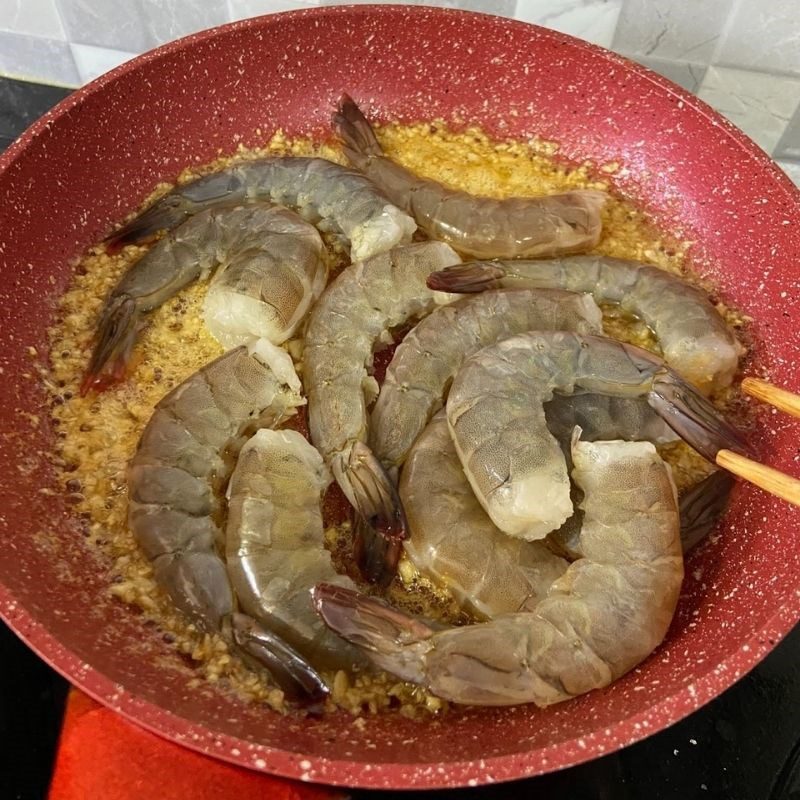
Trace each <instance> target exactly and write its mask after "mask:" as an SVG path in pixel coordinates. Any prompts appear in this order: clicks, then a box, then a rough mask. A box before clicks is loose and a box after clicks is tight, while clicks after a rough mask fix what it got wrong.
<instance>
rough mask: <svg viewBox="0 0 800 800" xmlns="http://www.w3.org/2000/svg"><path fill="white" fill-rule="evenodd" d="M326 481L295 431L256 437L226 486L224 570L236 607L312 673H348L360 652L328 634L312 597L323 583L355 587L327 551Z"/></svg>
mask: <svg viewBox="0 0 800 800" xmlns="http://www.w3.org/2000/svg"><path fill="white" fill-rule="evenodd" d="M330 481H331V476H330V473H329V472H328V470H327V469H326V468H325V465H324V464H323V461H322V457H321V456H320V454H319V453H318V452H317V451H316V450H315V449H314V448H313V447H312V446H311V445H310V444H309V443H308V442H307V441H306V439H305V438H304V437H303V436H302V435H301V434H299V433H298V432H297V431H292V430H279V431H276V430H266V429H262V430H260V431H258V432H257V433H256V434H255V435H254V436H253V437H252V438H251V439H249V440H248V442H247V443H246V444H245V445H244V447H242V449H241V451H240V453H239V458H238V461H237V463H236V469H235V470H234V471H233V474H232V475H231V479H230V483H229V484H228V492H227V494H228V525H227V530H226V557H225V560H226V563H227V568H228V576H229V577H230V580H231V584H232V586H233V589H234V591H235V593H236V597H237V598H238V600H239V605H240V606H241V608H242V609H243V610H244V611H245V612H246V613H247V614H249V615H250V616H251V617H253V618H254V619H257V620H259V622H261V623H262V625H264V626H265V627H267V628H269V629H270V630H272V631H274V632H275V633H277V634H278V635H279V636H280V637H281V638H282V639H283V640H284V641H286V642H289V643H290V644H291V645H292V646H293V647H294V648H295V649H296V650H297V651H298V652H300V653H302V654H303V656H305V657H306V658H307V659H308V660H309V661H310V662H311V663H312V664H314V666H315V667H317V668H318V669H319V668H328V669H349V668H351V667H352V666H353V665H354V664H357V663H359V662H360V661H362V660H363V658H362V655H361V653H360V651H358V650H357V649H356V648H354V647H352V646H350V645H349V644H347V643H346V642H343V641H342V640H341V638H340V637H338V636H336V635H335V634H334V633H333V632H331V631H330V630H329V629H328V628H326V627H325V626H324V625H323V624H322V621H321V620H320V619H319V617H318V616H317V615H316V614H315V613H314V608H313V606H312V605H311V596H310V594H309V591H310V590H311V588H312V587H313V586H314V584H316V583H319V582H320V581H327V582H330V583H335V584H337V585H339V586H346V587H350V588H355V585H354V584H353V582H352V581H351V580H350V579H349V578H347V577H346V576H343V575H338V574H337V573H336V570H335V569H334V568H333V564H332V563H331V556H330V553H329V552H328V551H327V550H326V549H325V540H324V535H323V525H322V510H321V508H320V500H321V496H322V493H323V492H324V491H325V489H326V488H327V486H328V484H329V483H330Z"/></svg>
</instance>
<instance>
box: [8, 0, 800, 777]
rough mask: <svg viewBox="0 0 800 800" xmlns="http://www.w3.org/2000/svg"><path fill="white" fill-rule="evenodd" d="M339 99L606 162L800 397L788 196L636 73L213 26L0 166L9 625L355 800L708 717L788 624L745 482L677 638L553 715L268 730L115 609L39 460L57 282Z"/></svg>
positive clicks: (311, 19)
mask: <svg viewBox="0 0 800 800" xmlns="http://www.w3.org/2000/svg"><path fill="white" fill-rule="evenodd" d="M342 90H347V91H349V92H350V93H352V95H353V96H354V97H355V98H356V99H357V100H358V101H359V102H360V103H361V104H362V106H363V107H364V108H365V110H366V111H367V113H368V114H369V116H370V117H376V116H377V117H379V118H384V119H390V118H399V119H402V120H408V121H413V120H417V119H419V118H432V117H436V116H443V117H445V118H447V119H450V120H456V121H458V120H467V121H471V122H479V123H480V124H481V125H482V126H483V127H484V128H485V129H486V130H487V131H489V132H490V133H493V134H495V135H498V136H508V137H516V138H519V137H523V138H524V137H527V136H532V135H538V136H540V137H543V138H545V139H554V140H558V141H560V142H561V146H562V150H561V152H562V153H563V155H565V156H567V157H568V158H573V159H577V160H583V159H592V160H593V161H595V162H596V163H598V164H603V163H607V162H619V163H620V164H621V165H622V169H621V170H620V171H618V172H617V173H616V174H615V176H614V181H615V183H616V185H617V187H618V188H619V189H621V190H622V191H624V192H625V193H627V194H628V195H630V196H631V197H633V198H635V199H637V200H638V201H639V202H641V203H643V204H644V205H645V206H647V207H648V208H650V209H651V210H652V211H653V213H654V214H655V215H656V217H657V218H658V219H660V220H661V222H662V223H663V224H665V225H666V226H668V227H670V228H672V229H681V230H683V231H684V233H685V235H687V236H688V237H689V238H691V239H693V240H695V241H696V242H697V245H696V247H695V248H694V250H693V257H694V261H695V265H696V267H697V268H698V269H699V270H700V271H701V272H702V273H704V274H705V275H707V276H709V277H710V278H712V279H713V280H714V281H715V282H716V283H717V284H718V285H719V287H720V290H721V295H722V296H723V297H724V298H725V299H726V300H729V301H730V302H732V303H734V304H736V305H737V306H739V307H741V308H743V309H744V310H746V312H747V313H749V314H750V315H751V316H752V317H753V318H754V319H755V320H756V321H755V323H754V324H753V332H754V334H755V335H756V337H757V338H758V340H759V342H760V344H759V346H758V348H757V357H756V363H757V364H758V367H759V369H760V370H761V371H764V372H766V373H767V374H768V375H769V377H770V378H771V379H773V380H774V381H776V382H777V383H779V384H782V385H784V386H786V387H788V388H789V389H792V390H794V391H798V390H800V378H798V372H797V364H798V363H800V338H799V337H798V334H797V326H798V313H799V312H798V311H797V308H798V295H799V294H800V281H799V280H798V278H799V276H800V271H798V264H799V263H800V233H799V231H798V225H799V224H800V215H798V201H799V200H800V196H799V195H798V193H797V191H796V190H795V189H794V187H793V186H792V185H791V184H790V182H789V180H788V179H787V178H786V177H785V176H784V175H783V174H782V173H781V172H780V171H779V170H778V169H777V168H776V167H775V166H774V165H773V164H772V162H771V161H770V160H769V159H768V158H767V157H766V156H765V155H764V154H763V153H762V152H761V151H760V150H759V149H758V148H757V147H756V146H755V145H754V144H752V143H751V142H750V141H749V140H748V139H746V138H745V137H744V136H743V135H742V134H741V133H740V132H739V131H737V130H736V129H734V128H733V127H731V126H730V125H729V124H727V123H726V122H725V121H724V120H723V119H722V118H721V117H719V116H718V115H717V114H715V113H714V112H713V111H711V110H710V109H709V108H708V107H707V106H705V105H704V104H703V103H701V102H700V101H698V100H697V99H695V98H693V97H691V96H689V95H688V94H686V93H684V92H682V91H681V90H679V89H677V88H676V87H675V86H673V85H672V84H670V83H668V82H666V81H664V80H663V79H661V78H658V77H657V76H655V75H653V74H652V73H650V72H648V71H646V70H644V69H643V68H641V67H638V66H635V65H633V64H631V63H629V62H628V61H625V60H624V59H622V58H619V57H617V56H614V55H611V54H610V53H607V52H605V51H603V50H600V49H598V48H595V47H591V46H589V45H586V44H584V43H581V42H579V41H576V40H575V39H571V38H569V37H566V36H562V35H560V34H557V33H553V32H550V31H546V30H542V29H539V28H535V27H531V26H528V25H524V24H521V23H517V22H512V21H508V20H503V19H499V18H492V17H486V16H479V15H471V14H466V13H460V12H454V11H446V10H433V9H424V8H419V7H410V8H401V7H365V6H360V7H354V8H328V9H314V10H312V11H308V12H305V11H304V12H295V13H291V14H286V15H278V16H272V17H264V18H261V19H255V20H249V21H246V22H242V23H236V24H233V25H228V26H225V27H223V28H219V29H217V30H215V31H209V32H206V33H202V34H199V35H197V36H193V37H189V38H187V39H183V40H181V41H179V42H176V43H174V44H170V45H167V46H165V47H162V48H160V49H159V50H156V51H154V52H152V53H148V54H146V55H144V56H142V57H140V58H137V59H134V60H133V61H131V62H129V63H127V64H125V65H124V66H122V67H120V68H119V69H117V70H115V71H114V72H112V73H110V74H109V75H107V76H104V77H103V78H101V79H99V80H97V81H95V82H94V83H92V84H90V85H89V86H88V87H86V88H85V89H83V90H81V91H79V92H76V93H75V94H74V95H72V96H71V97H69V98H67V99H66V100H65V101H64V102H62V103H61V104H60V105H59V106H57V107H56V109H55V110H54V111H52V112H51V113H49V114H47V115H46V116H45V117H44V118H43V119H42V120H40V121H39V122H37V123H36V124H35V125H34V126H33V127H32V128H31V129H30V130H28V131H27V132H26V133H25V134H24V135H23V136H22V137H21V139H20V140H19V141H18V142H16V143H15V144H14V145H13V146H12V147H11V148H10V149H9V150H8V152H7V153H6V154H5V155H4V156H3V157H2V158H0V463H2V465H3V475H4V477H3V480H2V481H0V537H2V542H0V547H1V548H2V550H0V552H2V560H1V561H0V613H2V616H3V617H4V618H5V619H6V620H7V621H8V622H9V623H10V624H11V625H12V626H13V627H14V628H15V629H16V630H17V632H18V633H19V635H20V636H22V637H23V638H24V639H25V640H26V641H27V642H28V643H29V644H30V645H31V646H32V647H33V648H34V649H35V650H36V651H37V652H38V653H39V654H40V655H42V656H43V657H44V658H45V659H46V660H47V661H49V662H50V663H51V664H52V665H53V666H54V667H55V668H56V669H58V670H59V671H60V672H62V673H63V674H64V675H66V676H67V677H68V678H69V679H70V680H72V681H73V682H74V683H76V684H77V685H78V686H80V687H81V688H83V689H84V690H85V691H87V692H88V693H89V694H91V695H92V696H93V697H95V698H97V699H98V700H100V701H102V702H104V703H106V704H107V705H109V706H111V707H112V708H115V709H117V710H119V711H120V712H121V713H122V714H124V715H126V716H127V717H129V718H130V719H132V720H135V721H136V722H138V723H139V724H141V725H143V726H145V727H147V728H150V729H151V730H153V731H155V732H157V733H160V734H162V735H164V736H167V737H169V738H171V739H173V740H175V741H177V742H181V743H184V744H186V745H187V746H189V747H192V748H195V749H197V750H200V751H202V752H205V753H209V754H211V755H214V756H218V757H220V758H223V759H227V760H228V761H233V762H235V763H237V764H242V765H244V766H248V767H252V768H255V769H260V770H264V771H267V772H273V773H277V774H280V775H285V776H290V777H297V778H300V779H302V780H310V781H319V782H327V783H336V784H347V785H353V786H375V787H401V786H402V787H435V786H458V785H477V784H483V783H490V782H493V781H502V780H509V779H512V778H517V777H521V776H525V775H534V774H536V773H540V772H546V771H548V770H553V769H557V768H560V767H565V766H568V765H570V764H575V763H578V762H580V761H584V760H587V759H590V758H593V757H595V756H598V755H601V754H603V753H607V752H609V751H612V750H615V749H617V748H619V747H623V746H625V745H627V744H630V743H631V742H634V741H636V740H638V739H641V738H643V737H644V736H647V735H649V734H651V733H654V732H655V731H657V730H660V729H661V728H663V727H665V726H666V725H669V724H670V723H672V722H674V721H676V720H678V719H680V718H681V717H683V716H685V715H686V714H688V713H690V712H691V711H693V710H694V709H696V708H698V707H699V706H701V705H703V704H704V703H706V702H707V701H708V700H710V699H711V698H712V697H714V696H715V695H717V694H719V693H720V692H721V691H723V690H724V689H725V688H726V687H728V686H730V685H731V684H732V683H733V682H734V681H735V680H737V678H739V677H740V676H741V675H743V674H744V673H745V672H746V671H747V670H748V669H750V668H751V667H752V666H753V665H754V664H756V663H757V662H758V661H759V660H760V659H761V658H763V657H764V655H765V654H766V653H767V652H769V650H770V649H772V647H774V645H775V643H776V642H777V641H778V640H779V639H780V638H781V637H782V636H783V635H784V634H785V633H786V632H787V631H788V630H789V629H790V628H791V626H792V625H793V624H794V623H795V622H796V620H797V619H798V616H800V593H799V592H798V587H799V586H800V546H798V530H797V528H798V525H797V523H798V519H800V511H799V510H798V509H794V508H790V507H788V506H787V505H785V504H784V503H782V502H779V501H778V500H775V499H773V498H771V497H768V496H766V495H765V494H763V493H762V492H760V491H758V490H756V489H754V488H752V487H750V486H740V487H738V488H737V490H736V492H735V493H734V498H733V507H732V509H731V511H730V513H729V515H728V517H727V519H726V520H725V523H724V525H723V527H722V529H721V530H720V531H719V536H718V537H715V538H714V541H713V542H710V543H708V544H707V545H706V546H704V547H702V548H700V550H699V551H698V552H696V553H693V554H692V556H691V558H690V559H689V563H688V569H687V580H686V584H685V588H684V593H683V596H682V598H681V603H680V607H679V612H678V614H677V617H676V619H675V622H674V624H673V627H672V629H671V632H670V634H669V637H668V639H667V642H666V643H665V644H664V645H663V646H662V647H661V648H660V649H659V650H658V651H657V652H656V653H655V654H654V655H653V656H652V657H651V658H650V659H649V660H648V661H647V662H646V663H645V664H644V665H643V666H642V667H641V668H640V669H637V670H635V671H633V672H632V673H630V674H629V675H628V676H626V677H625V678H623V679H622V680H620V681H618V682H617V683H616V684H615V685H614V686H612V687H610V688H609V689H608V690H605V691H601V692H594V693H592V694H591V695H588V696H584V697H582V698H580V699H578V700H575V701H572V702H570V703H567V704H565V705H560V706H555V707H553V708H550V709H547V710H544V711H542V710H537V709H535V708H530V707H520V708H515V709H504V710H497V711H492V710H483V711H475V710H463V711H456V712H454V713H452V714H450V715H448V716H447V717H446V718H445V719H443V720H433V721H429V722H425V723H419V722H412V721H409V720H406V719H403V718H399V717H394V716H383V717H380V718H376V719H367V724H366V726H365V727H364V729H363V730H360V729H359V728H358V727H356V726H355V725H354V724H353V720H352V719H351V718H349V717H348V716H346V715H344V714H341V715H339V716H336V717H335V718H328V719H324V720H308V721H302V720H297V719H292V718H282V717H279V716H278V715H276V714H274V713H272V712H269V711H265V710H263V709H259V708H255V707H247V706H244V705H242V704H240V703H238V702H236V701H234V700H232V699H230V698H228V697H226V696H224V695H222V694H221V693H218V692H217V691H215V690H213V689H212V688H210V687H209V688H202V689H194V690H190V689H188V688H187V686H186V682H187V679H188V677H189V673H188V671H187V669H186V668H185V667H184V666H183V665H182V663H181V662H180V661H179V659H178V658H177V657H176V656H175V654H174V653H173V651H172V650H171V649H170V648H169V646H168V645H166V644H165V643H163V642H161V641H160V640H159V639H158V638H156V637H155V636H154V635H153V634H152V632H151V630H150V629H149V628H148V627H147V626H146V625H144V624H143V623H142V620H141V618H140V617H138V616H137V615H136V614H135V613H134V612H133V610H132V609H131V608H129V607H126V606H124V605H122V604H120V603H117V602H114V601H112V600H110V599H109V598H108V596H107V595H106V594H104V591H103V590H104V567H103V565H102V564H99V563H97V562H96V561H95V560H94V558H93V557H92V556H91V554H88V553H87V551H86V550H85V548H84V547H83V545H82V537H81V535H80V526H79V525H78V523H77V522H76V521H75V520H73V519H72V518H71V516H70V512H69V507H68V506H67V505H66V504H65V502H64V501H63V499H62V498H61V497H59V496H58V495H51V494H47V493H44V492H43V491H42V490H43V489H47V488H48V487H54V488H56V482H55V478H54V475H53V472H52V470H51V468H50V467H49V466H48V464H47V460H46V458H44V457H43V456H42V455H41V453H42V452H43V451H46V450H47V449H48V448H49V447H50V444H51V442H52V439H53V435H54V431H53V430H52V428H51V427H50V425H49V424H48V422H47V420H46V419H45V415H41V417H40V420H39V424H38V426H37V427H35V428H32V427H31V422H30V419H29V417H28V416H27V412H33V413H35V414H41V412H42V409H43V407H44V405H45V398H44V394H43V391H42V388H41V387H40V385H39V384H38V382H37V380H36V379H35V377H32V376H33V374H34V372H33V370H32V361H31V357H30V355H29V353H28V348H29V347H36V348H37V349H38V351H39V352H40V353H44V352H45V351H46V336H45V331H46V328H47V326H48V324H49V323H50V321H51V319H52V315H53V309H54V307H55V303H56V300H57V298H58V296H59V294H60V293H61V292H62V291H63V289H64V288H65V286H66V285H67V281H68V280H69V273H70V270H69V267H68V262H69V260H70V259H72V258H74V257H75V256H77V255H78V254H80V253H81V251H82V250H83V249H84V248H85V247H86V246H87V245H89V244H91V243H92V242H94V241H96V240H97V239H98V238H99V237H101V236H102V235H104V234H105V233H106V232H107V231H108V230H109V227H110V225H111V224H112V223H113V222H116V221H118V220H120V219H121V218H122V217H123V216H124V215H125V214H126V213H127V212H129V211H130V210H131V209H133V208H135V207H136V206H137V205H138V204H139V203H140V201H141V200H142V198H143V197H144V196H145V195H146V194H147V193H148V192H149V190H150V189H151V187H152V186H153V185H154V184H155V183H156V182H157V181H158V180H161V179H171V178H173V177H174V176H175V175H176V174H177V173H178V172H179V171H180V170H181V169H182V168H183V167H185V166H187V165H188V164H190V163H193V162H204V161H208V160H210V159H211V158H212V157H214V156H215V155H216V154H217V152H218V151H220V150H221V151H223V152H230V151H232V150H233V149H234V148H235V146H236V145H237V144H239V143H240V142H242V143H244V144H245V145H255V144H256V143H258V142H259V141H261V139H262V136H267V135H269V134H270V133H272V131H273V130H274V129H275V128H276V127H277V126H281V127H283V128H284V129H285V130H286V131H287V132H288V133H289V134H309V133H311V134H319V135H325V134H326V133H327V131H328V117H329V112H330V109H331V105H332V103H333V101H334V100H335V98H337V97H338V95H339V94H340V93H341V92H342ZM761 420H762V428H761V430H760V432H759V435H758V440H759V443H760V447H761V451H762V453H763V454H764V455H765V456H766V457H767V458H768V459H769V461H770V463H772V464H773V465H775V466H777V467H778V468H780V469H784V470H792V471H794V472H797V471H798V455H797V441H798V436H797V432H798V428H797V423H794V424H793V423H791V422H790V421H788V420H787V419H784V418H783V417H781V416H779V415H772V414H770V413H768V412H766V411H765V412H764V413H763V414H762V417H761Z"/></svg>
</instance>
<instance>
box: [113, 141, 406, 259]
mask: <svg viewBox="0 0 800 800" xmlns="http://www.w3.org/2000/svg"><path fill="white" fill-rule="evenodd" d="M256 201H266V202H271V203H278V204H280V205H284V206H289V207H291V208H294V209H296V210H297V211H298V212H299V213H300V214H302V216H303V217H305V218H306V219H308V220H309V221H311V222H314V223H316V224H317V225H318V226H319V227H320V228H322V229H324V230H329V231H332V232H334V233H337V234H341V235H342V236H343V237H344V239H345V240H346V242H347V243H348V244H349V246H350V255H351V257H352V259H353V260H354V261H358V260H361V259H364V258H369V257H370V256H373V255H375V254H376V253H384V252H386V251H387V250H391V249H392V248H393V247H395V246H396V245H398V244H402V243H403V242H408V241H410V240H411V235H412V234H413V233H414V231H415V230H416V227H417V226H416V223H415V222H414V220H413V219H411V217H409V216H408V215H407V214H406V213H405V212H403V211H401V210H400V209H399V208H397V207H396V206H394V205H392V203H391V202H390V201H389V200H388V199H387V197H386V195H384V194H383V192H382V191H381V190H380V189H378V188H377V187H376V185H375V184H374V183H373V182H372V181H370V180H368V179H367V178H365V177H364V176H363V175H361V174H360V173H358V172H354V171H353V170H350V169H347V168H346V167H342V166H340V165H339V164H335V163H333V162H332V161H327V160H326V159H324V158H302V157H299V156H298V157H291V156H273V157H268V158H260V159H257V160H254V161H246V162H243V163H241V164H236V165H235V166H232V167H230V168H228V169H225V170H222V171H220V172H214V173H212V174H210V175H206V176H204V177H202V178H198V179H196V180H194V181H191V182H189V183H185V184H183V185H181V186H178V187H176V188H175V189H173V190H172V191H171V192H170V193H169V194H167V195H165V196H164V197H162V198H161V199H159V200H157V201H156V202H155V203H154V204H153V205H152V206H151V207H150V208H148V209H147V211H145V212H144V213H143V214H140V215H139V216H137V217H136V218H135V219H133V220H131V222H129V223H128V224H127V225H124V226H123V227H122V228H120V230H118V231H116V232H114V233H113V234H112V235H111V236H110V237H109V238H108V240H107V241H108V242H109V244H110V245H111V246H112V247H119V246H121V245H125V244H130V243H133V242H140V241H143V240H145V239H147V238H149V237H151V236H152V235H153V234H155V233H157V232H158V231H159V230H165V229H166V230H171V229H172V228H174V227H175V226H176V225H179V224H180V223H181V222H183V221H184V220H186V219H187V218H189V217H191V216H193V215H194V214H197V213H198V212H200V211H203V210H205V209H208V208H220V207H225V206H228V207H230V206H236V205H241V204H242V203H248V202H256Z"/></svg>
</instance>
